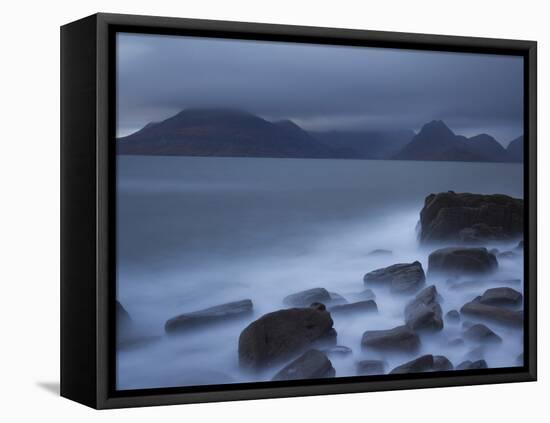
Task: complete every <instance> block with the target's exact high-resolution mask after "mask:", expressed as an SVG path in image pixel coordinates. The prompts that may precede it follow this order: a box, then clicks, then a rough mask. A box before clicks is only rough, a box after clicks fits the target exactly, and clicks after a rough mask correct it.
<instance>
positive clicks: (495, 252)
mask: <svg viewBox="0 0 550 423" xmlns="http://www.w3.org/2000/svg"><path fill="white" fill-rule="evenodd" d="M489 252H490V253H491V254H492V255H494V256H497V255H498V253H499V252H500V251H499V250H498V248H491V249H490V250H489Z"/></svg>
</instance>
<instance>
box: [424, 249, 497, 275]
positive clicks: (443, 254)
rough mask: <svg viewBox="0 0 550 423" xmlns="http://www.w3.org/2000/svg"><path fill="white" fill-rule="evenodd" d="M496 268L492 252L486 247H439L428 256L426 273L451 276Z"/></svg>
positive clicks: (477, 273) (484, 271)
mask: <svg viewBox="0 0 550 423" xmlns="http://www.w3.org/2000/svg"><path fill="white" fill-rule="evenodd" d="M497 268H498V262H497V259H496V257H495V255H494V254H492V253H490V252H489V251H488V250H487V248H484V247H481V248H461V247H448V248H440V249H439V250H436V251H434V252H433V253H431V254H430V256H429V258H428V274H447V275H453V276H463V275H486V274H490V273H492V272H494V271H495V270H497Z"/></svg>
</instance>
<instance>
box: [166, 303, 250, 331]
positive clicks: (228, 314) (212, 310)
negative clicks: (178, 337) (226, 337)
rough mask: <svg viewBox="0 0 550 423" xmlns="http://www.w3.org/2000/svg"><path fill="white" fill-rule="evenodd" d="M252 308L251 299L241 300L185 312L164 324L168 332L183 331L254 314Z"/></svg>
mask: <svg viewBox="0 0 550 423" xmlns="http://www.w3.org/2000/svg"><path fill="white" fill-rule="evenodd" d="M252 308H253V306H252V301H251V300H241V301H234V302H230V303H226V304H221V305H217V306H214V307H209V308H205V309H203V310H198V311H193V312H190V313H183V314H180V315H179V316H176V317H173V318H172V319H170V320H168V321H167V322H166V323H165V325H164V330H165V331H166V332H167V333H175V332H183V331H186V330H190V329H196V328H199V327H202V326H205V325H210V324H214V323H221V322H226V321H227V320H230V319H236V318H241V317H245V316H248V315H250V314H252Z"/></svg>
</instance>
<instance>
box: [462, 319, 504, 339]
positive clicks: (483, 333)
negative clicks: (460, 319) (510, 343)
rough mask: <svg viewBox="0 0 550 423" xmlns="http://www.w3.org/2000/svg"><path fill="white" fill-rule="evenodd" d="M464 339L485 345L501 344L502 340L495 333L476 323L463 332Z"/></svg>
mask: <svg viewBox="0 0 550 423" xmlns="http://www.w3.org/2000/svg"><path fill="white" fill-rule="evenodd" d="M464 338H466V339H468V340H470V341H476V342H487V343H501V342H502V338H501V337H500V336H498V335H497V334H496V333H495V332H493V331H492V330H491V329H489V328H488V327H487V326H485V325H483V324H481V323H478V324H475V325H473V326H471V327H469V328H468V329H466V331H465V332H464Z"/></svg>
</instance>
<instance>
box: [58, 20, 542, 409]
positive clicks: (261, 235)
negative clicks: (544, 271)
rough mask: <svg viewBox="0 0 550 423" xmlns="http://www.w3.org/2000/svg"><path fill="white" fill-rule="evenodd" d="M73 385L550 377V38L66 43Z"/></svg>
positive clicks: (290, 29)
mask: <svg viewBox="0 0 550 423" xmlns="http://www.w3.org/2000/svg"><path fill="white" fill-rule="evenodd" d="M61 55H62V61H61V69H62V75H61V99H62V106H61V119H62V122H61V123H62V134H61V171H62V172H61V189H62V202H61V223H62V232H61V244H62V245H61V249H62V250H61V254H62V255H61V269H62V272H61V273H62V274H61V331H62V332H61V390H62V395H63V396H65V397H67V398H70V399H73V400H75V401H78V402H81V403H83V404H86V405H89V406H92V407H95V408H116V407H128V406H144V405H157V404H175V403H188V402H206V401H221V400H237V399H253V398H270V397H282V396H298V395H316V394H331V393H344V392H365V391H374V390H395V389H408V388H425V387H436V386H454V385H471V384H483V383H501V382H520V381H532V380H535V379H536V43H535V42H532V41H517V40H500V39H483V38H467V37H451V36H436V35H419V34H404V33H389V32H373V31H356V30H344V29H330V28H312V27H296V26H280V25H266V24H250V23H238V22H216V21H204V20H189V19H175V18H159V17H146V16H130V15H111V14H97V15H93V16H90V17H87V18H84V19H82V20H79V21H76V22H73V23H70V24H68V25H66V26H64V27H62V30H61Z"/></svg>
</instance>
